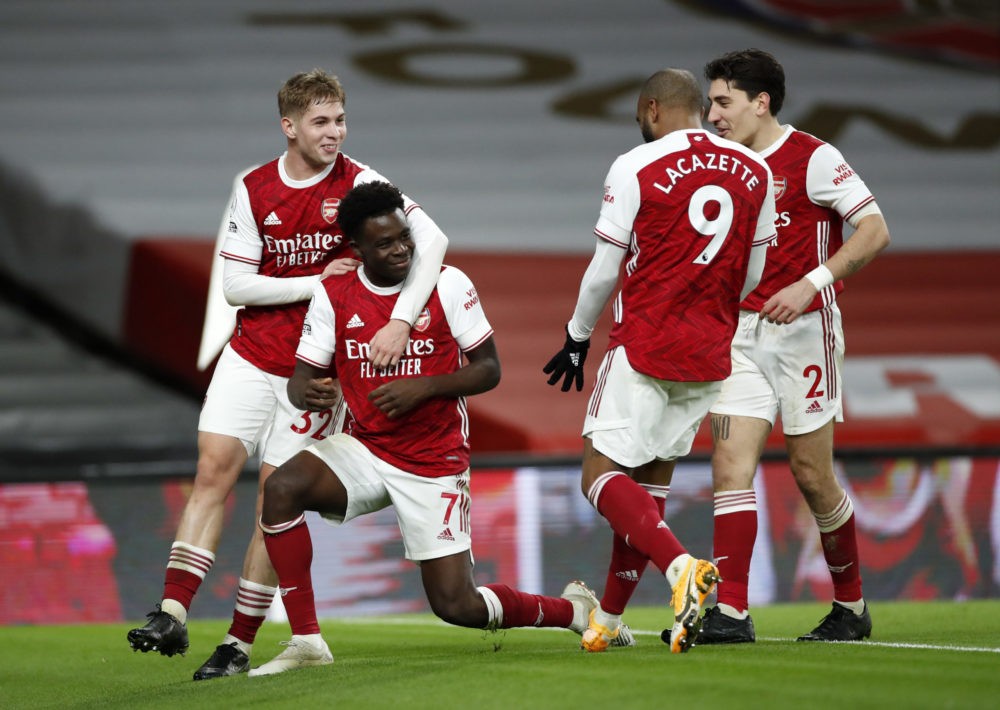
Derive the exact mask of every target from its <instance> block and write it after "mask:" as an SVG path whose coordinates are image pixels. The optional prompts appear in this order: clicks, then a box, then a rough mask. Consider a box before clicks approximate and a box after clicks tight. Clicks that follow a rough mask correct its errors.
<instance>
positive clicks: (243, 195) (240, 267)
mask: <svg viewBox="0 0 1000 710" xmlns="http://www.w3.org/2000/svg"><path fill="white" fill-rule="evenodd" d="M227 229H228V232H229V233H228V235H227V237H226V240H225V242H223V245H222V251H221V252H220V254H221V256H222V257H223V258H224V259H225V264H224V266H223V270H222V292H223V294H224V295H225V297H226V302H227V303H228V304H229V305H231V306H274V305H280V304H283V303H297V302H298V301H304V300H306V299H307V298H309V297H310V296H311V295H312V292H313V289H314V288H315V287H316V284H318V283H319V281H320V276H319V274H317V275H315V276H293V277H290V278H275V277H273V276H262V275H260V273H258V270H259V268H260V257H261V254H262V253H263V250H264V242H263V241H262V240H261V238H260V233H259V232H258V231H257V223H256V221H255V220H254V216H253V211H252V210H251V209H250V194H249V193H248V192H247V186H246V183H244V182H243V180H239V181H238V184H237V185H236V186H235V188H234V190H233V199H232V203H231V204H230V206H229V225H228V227H227Z"/></svg>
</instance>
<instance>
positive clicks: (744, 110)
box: [707, 79, 767, 148]
mask: <svg viewBox="0 0 1000 710" xmlns="http://www.w3.org/2000/svg"><path fill="white" fill-rule="evenodd" d="M708 101H709V107H708V116H707V120H708V122H709V123H711V124H712V125H713V126H715V130H716V131H717V132H718V134H719V135H720V136H722V137H723V138H728V139H729V140H731V141H736V142H737V143H741V144H743V145H745V146H747V147H748V148H749V147H751V146H752V144H753V142H754V139H755V138H756V136H757V132H758V130H759V129H760V126H761V120H760V119H761V116H763V115H765V114H767V109H766V108H763V109H762V108H761V101H760V100H759V99H757V98H754V99H751V98H750V96H748V95H747V92H745V91H743V90H742V89H737V88H736V87H735V86H733V85H732V84H731V83H729V82H727V81H726V80H725V79H715V80H713V81H712V85H711V86H709V87H708Z"/></svg>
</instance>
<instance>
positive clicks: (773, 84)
mask: <svg viewBox="0 0 1000 710" xmlns="http://www.w3.org/2000/svg"><path fill="white" fill-rule="evenodd" d="M705 78H706V79H708V80H709V81H715V80H716V79H722V80H724V81H725V82H727V83H729V84H730V85H731V86H733V87H735V88H737V89H739V90H740V91H745V92H746V93H747V95H748V96H749V97H750V98H751V99H753V98H755V97H757V96H758V95H760V94H762V93H765V94H767V95H768V96H770V97H771V104H770V106H771V115H772V116H777V115H778V112H779V111H780V110H781V106H782V104H784V103H785V70H784V68H783V67H782V66H781V64H780V63H779V62H778V60H777V59H775V58H774V57H773V56H772V55H771V54H768V53H767V52H765V51H764V50H762V49H742V50H740V51H738V52H729V53H728V54H723V55H722V56H721V57H719V58H717V59H713V60H712V61H710V62H709V63H708V64H706V65H705Z"/></svg>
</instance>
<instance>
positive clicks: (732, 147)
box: [691, 131, 768, 169]
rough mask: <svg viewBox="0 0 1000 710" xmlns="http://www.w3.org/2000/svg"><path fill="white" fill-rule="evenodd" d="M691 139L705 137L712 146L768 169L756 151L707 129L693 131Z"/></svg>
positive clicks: (765, 162)
mask: <svg viewBox="0 0 1000 710" xmlns="http://www.w3.org/2000/svg"><path fill="white" fill-rule="evenodd" d="M691 139H692V140H695V139H697V140H704V139H707V140H708V141H709V142H710V143H711V144H712V145H713V146H715V147H716V148H718V149H720V150H725V151H728V152H730V153H736V154H738V155H740V156H741V157H742V158H743V159H744V160H745V161H746V162H751V163H756V164H758V165H760V166H761V167H763V168H764V169H768V166H767V161H765V160H764V159H763V158H762V157H760V155H758V154H757V152H756V151H753V150H750V149H749V148H747V147H746V146H745V145H743V144H742V143H737V142H736V141H731V140H729V139H728V138H723V137H721V136H717V135H715V134H714V133H709V132H708V131H698V132H696V133H693V134H692V136H691Z"/></svg>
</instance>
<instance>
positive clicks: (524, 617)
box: [476, 584, 573, 629]
mask: <svg viewBox="0 0 1000 710" xmlns="http://www.w3.org/2000/svg"><path fill="white" fill-rule="evenodd" d="M476 591H478V592H479V594H480V596H482V598H483V601H485V602H486V609H487V611H488V612H489V621H487V622H486V626H485V627H484V628H487V629H513V628H517V627H519V626H540V627H555V628H560V629H565V628H568V627H569V625H570V624H571V623H573V604H572V602H570V601H568V600H566V599H560V598H557V597H543V596H542V595H540V594H528V593H527V592H522V591H520V590H517V589H513V588H511V587H508V586H507V585H506V584H487V585H485V586H483V587H477V588H476Z"/></svg>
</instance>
